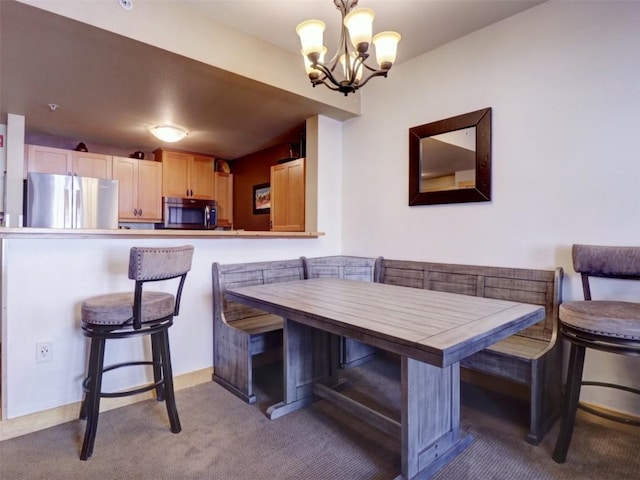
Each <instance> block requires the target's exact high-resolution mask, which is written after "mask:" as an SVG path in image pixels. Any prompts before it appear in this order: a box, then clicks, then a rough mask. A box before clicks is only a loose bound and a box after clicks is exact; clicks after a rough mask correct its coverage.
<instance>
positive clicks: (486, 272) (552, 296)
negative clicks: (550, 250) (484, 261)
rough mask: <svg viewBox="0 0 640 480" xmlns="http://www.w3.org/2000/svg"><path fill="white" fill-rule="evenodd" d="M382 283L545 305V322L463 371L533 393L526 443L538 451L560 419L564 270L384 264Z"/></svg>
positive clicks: (484, 353)
mask: <svg viewBox="0 0 640 480" xmlns="http://www.w3.org/2000/svg"><path fill="white" fill-rule="evenodd" d="M381 281H382V282H383V283H388V284H393V285H402V286H406V287H415V288H425V289H430V290H438V291H444V292H451V293H460V294H465V295H474V296H480V297H489V298H498V299H503V300H513V301H517V302H526V303H532V304H536V305H544V307H545V308H546V312H547V315H546V318H545V319H544V320H543V321H541V322H539V323H537V324H536V325H533V326H531V327H529V328H527V329H525V330H523V331H521V332H519V333H518V334H515V335H512V336H511V337H509V338H506V339H505V340H502V341H500V342H498V343H496V344H494V345H492V346H491V347H488V348H486V349H485V350H482V351H480V352H478V353H476V354H474V355H472V356H470V357H468V358H467V359H465V360H464V361H463V362H462V367H464V368H466V369H470V370H473V371H476V372H481V373H484V374H489V375H495V376H497V377H500V378H503V379H507V380H509V381H513V382H517V383H518V384H521V385H525V386H526V387H528V389H529V401H530V427H529V433H528V434H527V437H526V440H527V442H529V443H531V444H533V445H537V444H538V443H539V442H540V441H541V440H542V438H543V437H544V435H545V434H546V433H547V432H548V431H549V429H550V428H551V427H552V426H553V424H554V422H555V421H556V419H557V418H558V416H559V413H560V406H561V393H560V392H561V386H562V342H561V341H560V340H559V337H558V307H559V304H560V302H561V292H562V269H561V268H557V269H555V270H530V269H517V268H501V267H483V266H473V265H455V264H445V263H428V262H417V261H403V260H390V259H384V260H383V261H382V269H381Z"/></svg>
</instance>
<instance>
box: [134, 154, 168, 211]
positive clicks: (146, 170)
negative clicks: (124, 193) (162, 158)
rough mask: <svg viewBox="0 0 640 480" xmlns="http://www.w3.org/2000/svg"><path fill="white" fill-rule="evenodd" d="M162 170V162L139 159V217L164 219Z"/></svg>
mask: <svg viewBox="0 0 640 480" xmlns="http://www.w3.org/2000/svg"><path fill="white" fill-rule="evenodd" d="M162 172H163V167H162V163H160V162H152V161H150V160H138V218H139V219H140V220H144V221H148V222H161V221H162V177H163V175H162Z"/></svg>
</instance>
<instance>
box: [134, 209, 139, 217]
mask: <svg viewBox="0 0 640 480" xmlns="http://www.w3.org/2000/svg"><path fill="white" fill-rule="evenodd" d="M133 216H134V217H137V216H138V209H137V208H134V209H133Z"/></svg>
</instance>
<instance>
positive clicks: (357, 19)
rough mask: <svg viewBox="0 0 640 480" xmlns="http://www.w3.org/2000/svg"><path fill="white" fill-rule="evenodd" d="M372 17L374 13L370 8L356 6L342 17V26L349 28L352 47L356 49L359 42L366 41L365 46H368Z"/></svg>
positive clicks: (371, 29)
mask: <svg viewBox="0 0 640 480" xmlns="http://www.w3.org/2000/svg"><path fill="white" fill-rule="evenodd" d="M374 18H375V13H374V12H373V10H371V9H370V8H356V9H354V10H351V11H350V12H349V13H347V15H346V16H345V17H344V26H345V27H347V29H348V30H349V37H350V38H351V43H352V44H353V46H354V48H356V49H357V48H358V45H359V44H361V43H366V44H367V47H368V46H369V44H370V43H371V35H372V31H373V19H374ZM363 51H366V49H364V50H363Z"/></svg>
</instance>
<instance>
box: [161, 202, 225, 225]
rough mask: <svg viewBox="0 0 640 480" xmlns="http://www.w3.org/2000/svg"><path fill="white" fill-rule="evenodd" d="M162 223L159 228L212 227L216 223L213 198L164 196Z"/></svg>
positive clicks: (215, 208)
mask: <svg viewBox="0 0 640 480" xmlns="http://www.w3.org/2000/svg"><path fill="white" fill-rule="evenodd" d="M163 206H164V224H163V225H162V226H161V227H160V228H175V229H182V230H207V229H214V228H216V225H217V223H218V205H217V203H216V201H215V200H197V199H194V198H173V197H164V198H163Z"/></svg>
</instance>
